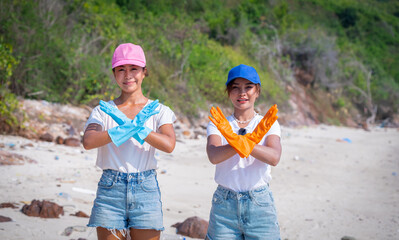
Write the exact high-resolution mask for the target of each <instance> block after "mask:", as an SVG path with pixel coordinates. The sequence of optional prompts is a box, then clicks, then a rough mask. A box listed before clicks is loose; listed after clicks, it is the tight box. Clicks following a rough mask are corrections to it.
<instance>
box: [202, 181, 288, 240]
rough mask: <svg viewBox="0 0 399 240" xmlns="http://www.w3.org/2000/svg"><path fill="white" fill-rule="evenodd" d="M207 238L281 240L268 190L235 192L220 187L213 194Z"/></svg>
mask: <svg viewBox="0 0 399 240" xmlns="http://www.w3.org/2000/svg"><path fill="white" fill-rule="evenodd" d="M206 239H209V240H225V239H235V240H236V239H245V240H249V239H268V240H274V239H280V227H279V225H278V222H277V214H276V208H275V206H274V199H273V195H272V192H271V191H270V189H269V187H268V186H262V187H259V188H257V189H255V190H251V191H248V192H235V191H233V190H230V189H227V188H224V187H222V186H220V185H219V186H218V187H217V189H216V191H215V193H214V194H213V199H212V208H211V213H210V217H209V227H208V233H207V236H206Z"/></svg>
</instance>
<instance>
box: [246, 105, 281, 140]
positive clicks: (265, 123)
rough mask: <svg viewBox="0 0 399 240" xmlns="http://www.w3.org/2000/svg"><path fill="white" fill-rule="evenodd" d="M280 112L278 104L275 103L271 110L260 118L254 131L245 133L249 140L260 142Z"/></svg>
mask: <svg viewBox="0 0 399 240" xmlns="http://www.w3.org/2000/svg"><path fill="white" fill-rule="evenodd" d="M277 112H278V108H277V105H276V104H274V105H273V106H272V107H271V108H270V109H269V111H267V113H266V114H265V116H264V117H263V118H262V120H260V122H259V123H258V125H257V126H256V128H255V129H254V131H253V132H252V133H248V134H246V135H245V137H247V138H248V139H249V140H251V141H253V142H255V143H256V144H258V143H259V142H260V141H261V140H262V138H263V137H264V136H265V134H266V133H267V132H268V131H269V130H270V128H271V127H272V125H273V123H274V122H275V121H276V120H277V118H278V116H276V114H277Z"/></svg>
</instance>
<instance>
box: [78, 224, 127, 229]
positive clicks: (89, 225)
mask: <svg viewBox="0 0 399 240" xmlns="http://www.w3.org/2000/svg"><path fill="white" fill-rule="evenodd" d="M86 226H87V227H94V228H97V227H101V228H105V229H108V230H111V229H115V230H124V229H127V228H125V227H121V228H118V227H108V226H107V227H105V226H102V225H98V224H87V225H86Z"/></svg>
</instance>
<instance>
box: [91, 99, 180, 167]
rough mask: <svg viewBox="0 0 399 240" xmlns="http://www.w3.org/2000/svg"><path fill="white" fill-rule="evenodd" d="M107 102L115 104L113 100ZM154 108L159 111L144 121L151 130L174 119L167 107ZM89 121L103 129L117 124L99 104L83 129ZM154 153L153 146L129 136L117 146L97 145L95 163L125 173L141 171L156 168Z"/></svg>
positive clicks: (155, 129) (110, 144) (161, 105)
mask: <svg viewBox="0 0 399 240" xmlns="http://www.w3.org/2000/svg"><path fill="white" fill-rule="evenodd" d="M151 102H152V100H148V101H147V103H146V105H148V104H149V103H151ZM108 103H109V104H111V105H113V106H116V105H115V103H114V101H109V102H108ZM156 110H159V113H158V114H155V115H153V116H151V117H150V118H149V119H148V120H147V121H146V122H145V126H147V127H148V128H150V129H152V130H153V131H155V132H156V131H157V130H158V129H159V127H161V126H162V125H164V124H173V123H174V122H175V121H176V116H175V114H174V112H173V111H172V110H171V109H170V108H169V107H167V106H165V105H163V104H159V106H158V108H157V109H156ZM91 123H96V124H99V125H101V126H102V130H103V131H105V130H108V129H111V128H113V127H116V126H118V124H117V123H116V122H115V121H114V120H113V119H112V118H111V117H110V116H109V115H108V114H106V113H105V112H103V111H102V110H101V109H100V106H96V107H95V108H94V109H93V112H92V113H91V115H90V117H89V119H88V120H87V122H86V125H85V127H84V129H85V130H86V128H87V126H88V125H89V124H91ZM154 154H155V148H154V147H152V146H151V145H150V144H148V143H147V142H144V144H143V145H141V144H140V143H139V142H138V141H137V140H136V139H134V138H130V139H129V140H127V141H126V142H124V143H123V144H122V145H120V146H119V147H117V146H116V145H115V144H114V143H112V142H111V143H108V144H106V145H104V146H102V147H99V148H98V152H97V162H96V165H97V166H98V167H100V168H101V169H113V170H117V171H120V172H125V173H136V172H142V171H146V170H151V169H156V168H157V161H156V159H155V157H154Z"/></svg>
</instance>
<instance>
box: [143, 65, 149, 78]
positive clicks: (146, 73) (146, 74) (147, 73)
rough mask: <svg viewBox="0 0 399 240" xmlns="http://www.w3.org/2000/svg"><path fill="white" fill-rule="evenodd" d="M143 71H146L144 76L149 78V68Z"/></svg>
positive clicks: (144, 68)
mask: <svg viewBox="0 0 399 240" xmlns="http://www.w3.org/2000/svg"><path fill="white" fill-rule="evenodd" d="M143 71H144V76H146V77H148V75H150V74H149V72H148V69H147V67H143Z"/></svg>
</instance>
